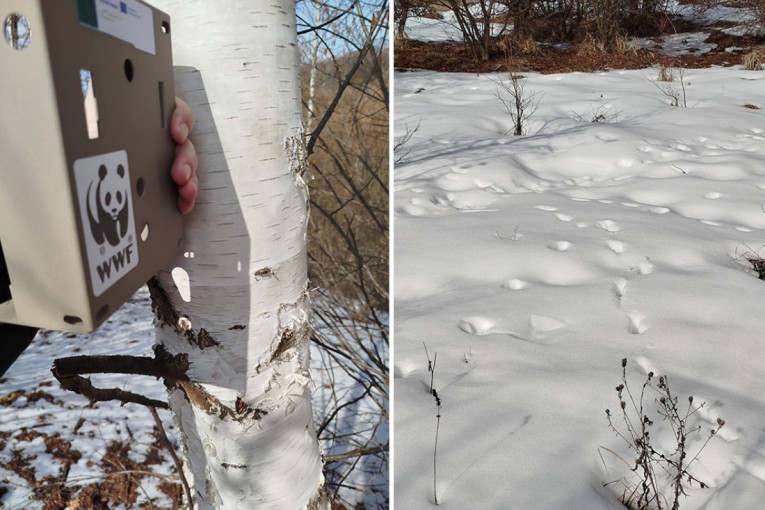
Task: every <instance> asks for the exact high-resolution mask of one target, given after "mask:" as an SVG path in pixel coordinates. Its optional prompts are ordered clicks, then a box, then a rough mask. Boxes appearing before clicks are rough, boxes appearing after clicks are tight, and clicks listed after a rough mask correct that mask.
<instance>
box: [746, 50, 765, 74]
mask: <svg viewBox="0 0 765 510" xmlns="http://www.w3.org/2000/svg"><path fill="white" fill-rule="evenodd" d="M762 64H765V49H763V48H757V49H756V50H753V51H750V52H749V53H747V54H746V55H744V56H743V57H742V59H741V69H743V70H744V71H762Z"/></svg>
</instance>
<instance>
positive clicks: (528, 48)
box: [496, 34, 540, 60]
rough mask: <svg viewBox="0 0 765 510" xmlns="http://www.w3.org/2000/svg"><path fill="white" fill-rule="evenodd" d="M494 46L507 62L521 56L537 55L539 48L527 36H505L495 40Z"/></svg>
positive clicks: (530, 37)
mask: <svg viewBox="0 0 765 510" xmlns="http://www.w3.org/2000/svg"><path fill="white" fill-rule="evenodd" d="M496 46H497V48H499V49H500V51H502V53H503V54H504V56H505V58H507V59H509V60H512V59H513V58H514V57H516V56H521V55H537V54H539V52H540V51H539V46H537V43H536V42H535V41H534V38H533V37H532V36H531V35H529V34H526V35H506V36H504V37H502V38H500V39H499V40H497V42H496Z"/></svg>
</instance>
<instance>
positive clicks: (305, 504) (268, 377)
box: [136, 0, 326, 510]
mask: <svg viewBox="0 0 765 510" xmlns="http://www.w3.org/2000/svg"><path fill="white" fill-rule="evenodd" d="M152 3H153V4H154V5H155V6H156V7H158V8H160V9H162V10H164V11H165V12H167V13H168V14H170V16H171V26H170V28H169V29H170V33H171V36H172V38H173V54H174V60H175V62H174V63H175V66H176V94H177V95H178V96H179V97H181V98H183V99H184V100H186V102H187V103H188V104H189V106H190V107H191V109H192V111H194V114H195V116H196V119H197V124H196V127H195V128H194V131H193V134H192V137H191V139H192V141H193V142H194V144H195V146H196V149H197V153H198V155H199V159H200V163H199V181H200V191H199V200H198V202H197V205H196V207H195V209H194V211H193V212H192V213H191V214H190V215H189V216H188V217H187V220H186V233H185V245H184V248H183V251H184V252H185V253H184V254H183V256H179V257H178V258H177V259H176V260H174V261H173V262H172V263H171V265H169V266H168V268H167V269H166V270H165V271H163V272H162V273H161V274H160V276H159V278H158V280H157V282H155V284H154V285H151V288H152V294H153V296H152V297H153V299H154V306H155V313H156V316H157V320H156V326H157V347H156V348H157V351H158V354H159V355H164V356H168V357H172V359H173V360H174V361H175V362H176V363H177V364H178V365H179V366H181V367H182V368H186V367H187V375H188V376H189V378H190V381H188V382H181V383H178V384H176V385H173V386H171V388H170V390H169V391H170V402H171V406H172V409H173V412H174V414H175V419H176V421H177V423H178V426H179V428H180V434H181V438H182V443H183V444H182V446H183V450H184V456H185V466H186V471H187V476H188V477H190V480H189V481H190V484H191V485H192V488H191V492H192V494H193V499H194V500H195V501H194V508H199V509H209V508H221V509H226V510H238V509H248V510H251V509H259V508H264V509H265V508H267V509H288V510H294V509H301V508H323V507H322V506H321V505H324V504H326V498H325V497H324V496H323V494H324V491H323V476H322V463H321V456H320V451H319V445H318V441H317V439H316V434H315V432H314V426H313V415H312V411H311V398H310V397H311V379H310V374H309V372H308V369H309V325H308V295H307V292H308V289H307V285H308V280H307V269H306V252H305V243H306V225H307V219H308V209H307V188H306V186H305V183H304V182H303V178H302V175H301V173H302V171H303V167H304V156H303V146H302V130H301V98H300V86H299V81H298V65H299V60H298V48H297V40H296V28H295V12H294V1H293V0H269V1H265V0H256V1H252V0H248V1H244V0H242V1H236V0H229V1H215V2H213V1H210V0H153V1H152ZM136 72H139V70H137V71H136Z"/></svg>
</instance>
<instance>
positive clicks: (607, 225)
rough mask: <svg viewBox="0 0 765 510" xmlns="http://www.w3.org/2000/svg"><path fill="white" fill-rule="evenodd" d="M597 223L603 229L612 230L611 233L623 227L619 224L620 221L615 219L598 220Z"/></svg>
mask: <svg viewBox="0 0 765 510" xmlns="http://www.w3.org/2000/svg"><path fill="white" fill-rule="evenodd" d="M595 225H596V226H597V227H599V228H602V229H603V230H605V231H607V232H611V233H614V232H619V231H620V230H621V229H622V227H621V225H619V224H618V223H616V222H615V221H613V220H600V221H596V222H595Z"/></svg>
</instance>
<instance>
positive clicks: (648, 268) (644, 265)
mask: <svg viewBox="0 0 765 510" xmlns="http://www.w3.org/2000/svg"><path fill="white" fill-rule="evenodd" d="M653 268H654V265H653V264H652V263H651V259H649V258H648V257H646V258H645V260H644V261H643V262H641V263H640V264H638V267H637V271H638V273H640V274H642V275H647V274H651V273H653Z"/></svg>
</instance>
